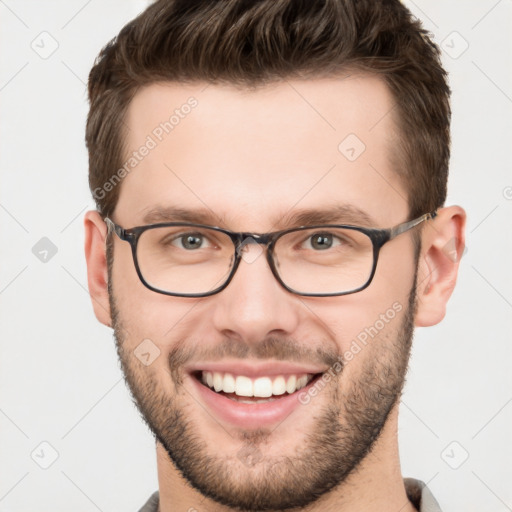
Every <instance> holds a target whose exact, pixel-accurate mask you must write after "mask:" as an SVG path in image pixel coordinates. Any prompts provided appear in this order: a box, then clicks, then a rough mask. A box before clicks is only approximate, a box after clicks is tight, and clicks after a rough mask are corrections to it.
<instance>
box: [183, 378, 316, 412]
mask: <svg viewBox="0 0 512 512" xmlns="http://www.w3.org/2000/svg"><path fill="white" fill-rule="evenodd" d="M321 375H322V373H316V374H311V373H304V374H289V375H276V376H264V377H258V378H251V377H248V376H246V375H235V374H233V373H228V372H212V371H201V370H198V371H195V372H193V373H192V377H194V378H195V379H196V380H197V381H199V383H200V384H201V385H203V386H205V387H207V388H208V389H210V390H211V391H214V392H215V393H217V394H218V395H222V396H224V397H226V398H229V399H230V400H233V401H236V402H240V403H245V404H257V403H264V402H273V401H276V400H279V399H281V398H284V397H286V396H290V395H293V394H294V393H296V392H297V391H300V390H301V389H302V388H304V387H306V386H307V385H308V384H311V383H312V382H313V381H316V380H317V379H319V378H320V377H321Z"/></svg>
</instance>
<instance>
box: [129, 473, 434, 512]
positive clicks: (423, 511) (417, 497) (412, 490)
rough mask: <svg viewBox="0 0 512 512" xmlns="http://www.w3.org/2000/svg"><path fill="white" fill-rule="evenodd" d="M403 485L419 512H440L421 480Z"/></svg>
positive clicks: (145, 510)
mask: <svg viewBox="0 0 512 512" xmlns="http://www.w3.org/2000/svg"><path fill="white" fill-rule="evenodd" d="M404 485H405V492H406V493H407V497H408V498H409V501H410V502H411V503H412V504H413V505H414V506H415V507H416V509H417V510H418V511H419V512H441V509H440V507H439V503H437V501H436V499H435V498H434V496H433V495H432V493H431V492H430V489H429V488H428V487H427V486H426V485H425V484H424V483H423V482H422V481H421V480H416V479H415V478H404ZM158 503H159V493H158V491H155V492H154V493H153V494H152V495H151V496H150V498H149V500H148V501H146V503H145V504H144V506H143V507H142V508H141V509H140V510H139V512H158Z"/></svg>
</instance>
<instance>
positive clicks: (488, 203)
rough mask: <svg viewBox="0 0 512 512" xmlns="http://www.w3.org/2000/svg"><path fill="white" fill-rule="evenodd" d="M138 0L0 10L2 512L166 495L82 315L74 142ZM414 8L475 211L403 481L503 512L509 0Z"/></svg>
mask: <svg viewBox="0 0 512 512" xmlns="http://www.w3.org/2000/svg"><path fill="white" fill-rule="evenodd" d="M145 5H146V2H145V1H143V0H130V1H127V0H109V1H107V2H105V1H103V2H102V1H99V0H89V1H86V0H72V1H71V0H66V1H64V0H53V1H40V0H1V1H0V37H1V41H0V47H1V49H2V53H1V62H0V102H1V115H0V130H1V131H0V158H1V186H0V223H1V225H0V234H1V238H0V248H1V249H0V250H1V254H2V262H1V264H0V328H1V337H0V343H1V356H0V512H22V511H23V512H27V511H29V512H32V511H44V510H52V511H68V510H73V511H77V512H78V511H84V512H94V511H97V510H100V511H103V512H109V511H112V512H114V511H129V510H138V508H139V507H140V506H141V505H142V503H144V502H145V500H146V499H147V498H148V496H149V495H150V494H151V493H152V492H153V491H154V490H156V489H157V486H158V483H157V475H156V460H155V453H154V442H153V439H152V437H151V435H150V434H149V431H148V430H147V428H146V427H145V425H144V424H143V422H142V420H141V419H140V417H139V414H138V412H137V410H136V409H135V406H134V405H133V404H132V402H131V399H130V395H129V393H128V390H127V388H126V387H125V384H124V382H123V380H122V374H121V371H120V369H119V365H118V361H117V356H116V353H115V348H114V341H113V338H112V333H111V331H110V330H109V329H107V328H105V327H103V326H101V325H99V324H98V322H97V321H96V319H95V317H94V315H93V312H92V307H91V304H90V299H89V295H88V292H87V289H86V267H85V261H84V256H83V227H82V219H83V214H84V212H85V211H86V210H87V209H92V208H94V204H93V201H92V199H91V197H90V195H89V191H88V187H87V154H86V150H85V145H84V126H85V118H86V114H87V103H86V85H85V84H86V81H87V76H88V72H89V70H90V68H91V66H92V63H93V60H94V58H95V56H96V55H97V53H98V52H99V50H100V48H101V47H102V46H103V45H104V44H105V43H106V42H107V41H108V40H109V39H110V38H111V37H113V36H114V35H115V34H116V33H117V32H118V31H119V29H120V28H121V27H122V26H123V25H124V24H125V23H126V22H127V21H128V20H130V19H131V18H133V17H134V16H135V15H136V14H137V13H138V12H139V11H140V10H142V9H143V8H144V6H145ZM407 5H408V6H409V7H410V9H411V10H412V11H413V13H414V14H415V15H416V16H418V17H419V18H420V19H422V20H423V22H424V25H425V27H426V28H427V29H428V30H430V31H431V32H432V33H433V34H434V36H435V40H436V41H437V42H438V43H440V44H441V45H442V47H443V48H444V51H443V60H444V63H445V66H446V68H447V69H448V71H449V72H450V83H451V87H452V90H453V95H452V108H453V125H452V126H453V131H452V134H453V146H452V160H451V174H450V181H449V191H450V192H449V197H448V201H447V205H449V204H460V205H462V206H463V207H465V209H466V210H467V213H468V228H467V249H468V250H467V253H466V254H465V256H464V257H463V258H462V261H461V267H460V275H459V281H458V285H457V288H456V290H455V292H454V294H453V296H452V299H451V300H450V303H449V307H448V314H447V317H446V319H445V320H444V321H443V322H442V323H441V324H440V325H438V326H436V327H432V328H428V329H419V330H417V332H416V336H415V345H414V350H413V357H412V361H411V369H410V372H409V376H408V382H407V386H406V391H405V394H404V396H403V403H402V407H401V419H400V425H399V427H400V431H399V436H400V449H401V460H402V466H403V474H404V476H412V477H415V478H419V479H422V480H424V481H425V482H428V483H429V487H430V488H431V490H432V492H433V493H434V495H435V496H436V497H437V499H438V500H439V502H440V504H441V506H442V509H443V511H444V512H456V511H461V510H465V511H486V512H491V511H496V512H505V511H507V510H512V485H511V483H512V442H511V436H512V434H511V432H512V371H511V365H512V340H511V334H510V332H511V327H512V322H511V319H512V277H511V276H512V273H511V271H510V267H511V263H512V229H511V228H512V222H511V219H512V172H511V164H512V158H511V143H512V138H511V135H512V126H511V125H512V79H511V70H512V66H511V64H512V59H511V57H512V55H511V53H512V52H511V48H512V45H511V37H510V33H511V30H510V21H511V19H512V2H511V0H501V1H497V0H471V1H467V0H465V1H462V0H459V1H454V2H446V1H444V2H443V1H441V0H435V1H434V0H428V1H427V0H415V1H414V2H413V1H408V2H407ZM42 32H46V33H45V34H42V35H41V33H42ZM454 32H455V33H454ZM443 41H444V43H443ZM57 44H58V47H56V45H57ZM466 45H469V46H468V48H467V49H466V50H465V47H466ZM53 47H56V49H55V51H54V53H53V54H51V55H49V56H48V55H46V54H45V52H50V50H52V49H53ZM34 48H35V49H37V52H39V53H37V52H36V51H35V49H34ZM463 50H465V51H463ZM41 54H43V56H44V57H47V58H42V57H41V56H40V55H41ZM43 237H47V238H48V239H50V240H51V242H52V243H53V244H54V245H55V247H56V249H57V253H56V254H55V255H54V256H53V257H51V258H49V259H48V261H47V262H46V263H43V262H42V261H40V260H39V259H38V258H37V257H36V256H35V255H34V254H33V252H32V248H33V247H34V245H35V244H36V243H37V242H38V241H39V240H40V239H41V238H43ZM42 442H46V443H49V445H51V447H50V446H48V445H46V444H45V445H42V446H41V443H42ZM52 450H55V451H56V452H57V453H58V458H57V459H56V460H55V462H54V463H53V464H52V465H51V466H50V467H49V468H48V469H43V468H41V467H40V465H38V464H37V463H36V462H35V461H36V460H37V461H38V462H39V464H44V463H49V462H51V456H52ZM466 456H467V457H468V458H467V460H464V459H465V458H466ZM456 467H457V468H456ZM455 468H456V469H455ZM397 512H398V511H397Z"/></svg>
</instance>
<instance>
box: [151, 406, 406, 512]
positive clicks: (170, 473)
mask: <svg viewBox="0 0 512 512" xmlns="http://www.w3.org/2000/svg"><path fill="white" fill-rule="evenodd" d="M397 423H398V407H397V406H395V407H394V408H393V410H392V411H391V413H390V415H389V417H388V420H387V422H386V425H385V426H384V429H383V430H382V432H381V436H380V437H379V439H378V440H377V441H376V443H375V444H374V447H373V449H372V451H371V453H370V454H368V455H367V456H366V457H365V459H364V460H363V461H362V462H361V463H360V464H359V466H358V467H357V468H356V470H355V471H353V472H352V473H351V474H350V475H349V476H348V477H347V479H346V480H345V481H344V482H343V483H342V484H340V485H339V486H338V487H336V488H335V489H333V490H332V491H330V492H328V493H326V494H324V495H323V496H321V497H320V498H319V499H318V500H317V501H315V502H314V503H312V504H311V505H309V506H307V507H306V508H303V509H300V510H301V511H303V512H319V511H321V512H349V511H350V512H359V511H361V512H362V511H364V512H397V511H400V512H415V511H416V509H415V507H414V506H413V505H412V503H411V502H410V501H409V499H408V498H407V494H406V492H405V487H404V483H403V478H402V474H401V469H400V461H399V454H398V436H397ZM156 450H157V468H158V485H159V490H160V508H159V512H176V511H178V510H186V511H190V512H194V511H196V512H197V511H199V512H201V511H206V510H207V511H208V512H232V511H233V510H234V509H231V508H229V507H226V506H224V505H220V504H218V503H216V502H214V501H212V500H211V499H209V498H207V497H205V496H203V495H202V494H201V493H199V491H197V490H196V489H194V488H193V487H191V485H190V484H189V483H188V481H186V480H185V479H184V478H183V476H182V475H181V474H180V472H179V471H178V470H177V468H176V467H175V466H174V464H173V463H172V461H171V460H170V459H169V456H168V454H167V452H166V451H165V449H164V448H163V446H162V445H161V444H160V443H159V442H157V445H156ZM298 510H299V509H294V510H293V511H292V510H290V511H289V512H298Z"/></svg>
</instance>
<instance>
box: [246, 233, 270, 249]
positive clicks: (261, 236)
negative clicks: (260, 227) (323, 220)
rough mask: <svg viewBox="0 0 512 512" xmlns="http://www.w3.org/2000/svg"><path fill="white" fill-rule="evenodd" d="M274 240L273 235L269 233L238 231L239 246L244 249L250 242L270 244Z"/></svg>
mask: <svg viewBox="0 0 512 512" xmlns="http://www.w3.org/2000/svg"><path fill="white" fill-rule="evenodd" d="M271 241H272V236H271V235H270V234H268V233H250V232H244V233H238V248H239V249H243V247H245V246H246V245H249V244H258V245H264V246H268V245H269V244H270V242H271Z"/></svg>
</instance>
